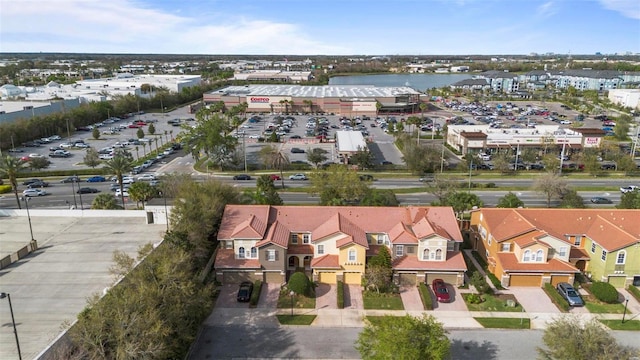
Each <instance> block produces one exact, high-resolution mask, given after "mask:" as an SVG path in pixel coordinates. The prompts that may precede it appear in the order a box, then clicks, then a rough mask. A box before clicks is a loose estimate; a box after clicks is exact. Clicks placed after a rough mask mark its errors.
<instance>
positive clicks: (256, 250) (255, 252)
mask: <svg viewBox="0 0 640 360" xmlns="http://www.w3.org/2000/svg"><path fill="white" fill-rule="evenodd" d="M257 257H258V249H256V248H255V247H252V248H251V258H252V259H255V258H257Z"/></svg>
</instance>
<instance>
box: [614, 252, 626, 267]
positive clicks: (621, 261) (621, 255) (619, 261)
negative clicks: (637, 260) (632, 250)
mask: <svg viewBox="0 0 640 360" xmlns="http://www.w3.org/2000/svg"><path fill="white" fill-rule="evenodd" d="M626 258H627V253H626V252H625V251H624V250H623V251H619V252H618V256H616V264H617V265H623V264H624V262H625V260H626Z"/></svg>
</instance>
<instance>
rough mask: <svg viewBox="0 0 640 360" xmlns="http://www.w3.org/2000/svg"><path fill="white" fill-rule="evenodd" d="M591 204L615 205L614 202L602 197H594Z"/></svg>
mask: <svg viewBox="0 0 640 360" xmlns="http://www.w3.org/2000/svg"><path fill="white" fill-rule="evenodd" d="M591 202H592V203H594V204H613V201H611V200H610V199H607V198H604V197H600V196H594V197H592V198H591Z"/></svg>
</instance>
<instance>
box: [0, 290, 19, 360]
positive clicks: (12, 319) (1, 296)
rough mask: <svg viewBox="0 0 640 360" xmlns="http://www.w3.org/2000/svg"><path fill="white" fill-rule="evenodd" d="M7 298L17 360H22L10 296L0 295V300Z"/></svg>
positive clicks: (6, 294) (7, 294)
mask: <svg viewBox="0 0 640 360" xmlns="http://www.w3.org/2000/svg"><path fill="white" fill-rule="evenodd" d="M4 298H7V300H9V311H10V312H11V323H13V334H14V335H15V337H16V347H17V348H18V359H20V360H22V353H21V352H20V340H18V328H16V319H15V318H14V317H13V306H12V305H11V295H9V293H0V299H4Z"/></svg>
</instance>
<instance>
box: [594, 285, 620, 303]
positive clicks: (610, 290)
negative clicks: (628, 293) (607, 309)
mask: <svg viewBox="0 0 640 360" xmlns="http://www.w3.org/2000/svg"><path fill="white" fill-rule="evenodd" d="M589 290H590V291H591V293H592V294H593V296H595V297H596V299H598V300H600V301H602V302H605V303H607V304H615V303H617V302H618V290H616V288H615V287H614V286H613V285H611V284H609V283H608V282H604V281H594V282H593V283H592V284H591V286H590V287H589Z"/></svg>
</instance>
